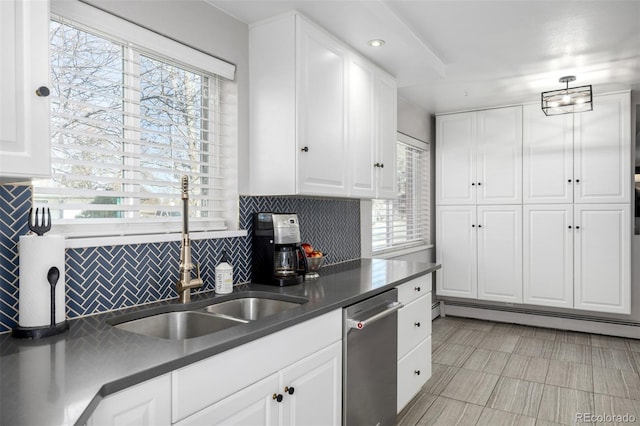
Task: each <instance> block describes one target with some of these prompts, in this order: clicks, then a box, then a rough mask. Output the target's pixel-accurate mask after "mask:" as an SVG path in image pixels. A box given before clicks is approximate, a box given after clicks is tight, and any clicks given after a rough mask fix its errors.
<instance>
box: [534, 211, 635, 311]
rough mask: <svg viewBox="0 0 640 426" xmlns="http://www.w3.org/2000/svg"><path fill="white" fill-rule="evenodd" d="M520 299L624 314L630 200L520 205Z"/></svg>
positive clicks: (627, 291)
mask: <svg viewBox="0 0 640 426" xmlns="http://www.w3.org/2000/svg"><path fill="white" fill-rule="evenodd" d="M524 216H525V218H524V254H523V258H524V286H523V287H524V302H525V303H529V304H535V305H544V306H556V307H562V308H575V309H584V310H589V311H598V312H613V313H621V314H629V313H630V312H631V305H630V295H631V294H630V285H631V279H630V273H631V264H630V253H631V241H630V238H631V237H630V236H631V223H630V221H631V206H630V205H628V204H575V205H571V204H562V205H561V204H555V205H554V204H547V205H538V204H535V205H533V204H532V205H526V206H524Z"/></svg>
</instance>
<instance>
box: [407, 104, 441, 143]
mask: <svg viewBox="0 0 640 426" xmlns="http://www.w3.org/2000/svg"><path fill="white" fill-rule="evenodd" d="M433 120H434V118H433V114H429V112H428V111H425V110H423V109H421V108H419V107H417V106H415V105H412V104H411V103H409V101H407V100H406V99H404V98H401V97H398V131H399V132H402V133H404V134H406V135H409V136H411V137H414V138H416V139H419V140H421V141H425V142H430V141H433V140H432V135H431V128H432V126H431V122H432V121H433Z"/></svg>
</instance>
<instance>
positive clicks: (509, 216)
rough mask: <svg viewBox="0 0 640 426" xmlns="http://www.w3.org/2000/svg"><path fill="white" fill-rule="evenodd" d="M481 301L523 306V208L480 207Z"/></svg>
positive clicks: (479, 265) (479, 273)
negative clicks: (511, 303) (521, 304)
mask: <svg viewBox="0 0 640 426" xmlns="http://www.w3.org/2000/svg"><path fill="white" fill-rule="evenodd" d="M477 229H478V231H477V232H478V299H484V300H500V301H504V302H513V303H522V206H478V227H477Z"/></svg>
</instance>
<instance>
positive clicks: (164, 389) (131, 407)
mask: <svg viewBox="0 0 640 426" xmlns="http://www.w3.org/2000/svg"><path fill="white" fill-rule="evenodd" d="M169 424H171V375H169V374H165V375H163V376H160V377H156V378H155V379H151V380H148V381H146V382H143V383H140V384H138V385H136V386H132V387H130V388H127V389H125V390H122V391H120V392H117V393H115V394H113V395H109V396H107V397H106V398H105V399H103V400H102V401H101V402H100V404H99V405H98V407H97V408H96V410H95V411H94V412H93V414H92V415H91V418H89V421H88V422H87V425H88V426H94V425H95V426H98V425H100V426H107V425H110V426H127V425H139V426H155V425H169Z"/></svg>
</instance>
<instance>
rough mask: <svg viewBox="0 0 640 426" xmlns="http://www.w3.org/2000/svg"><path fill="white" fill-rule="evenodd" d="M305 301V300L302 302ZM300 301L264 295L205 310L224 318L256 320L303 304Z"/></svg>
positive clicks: (217, 305)
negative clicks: (270, 297)
mask: <svg viewBox="0 0 640 426" xmlns="http://www.w3.org/2000/svg"><path fill="white" fill-rule="evenodd" d="M302 303H304V302H302ZM302 303H300V302H289V301H284V300H275V299H266V298H262V297H243V298H240V299H233V300H228V301H226V302H221V303H216V304H215V305H210V306H207V307H206V308H204V309H205V311H207V312H211V313H213V314H216V315H219V316H220V317H223V318H234V319H241V320H245V321H255V320H259V319H261V318H264V317H268V316H270V315H273V314H277V313H278V312H282V311H286V310H288V309H293V308H295V307H298V306H300V305H302Z"/></svg>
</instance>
